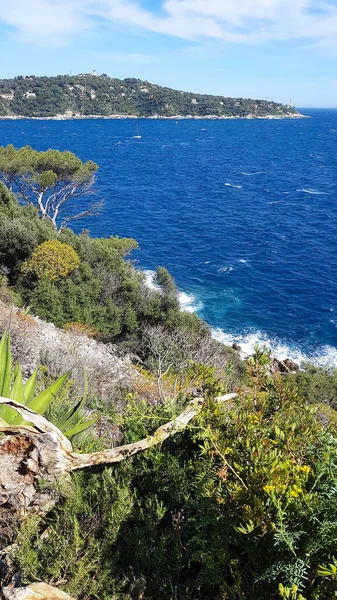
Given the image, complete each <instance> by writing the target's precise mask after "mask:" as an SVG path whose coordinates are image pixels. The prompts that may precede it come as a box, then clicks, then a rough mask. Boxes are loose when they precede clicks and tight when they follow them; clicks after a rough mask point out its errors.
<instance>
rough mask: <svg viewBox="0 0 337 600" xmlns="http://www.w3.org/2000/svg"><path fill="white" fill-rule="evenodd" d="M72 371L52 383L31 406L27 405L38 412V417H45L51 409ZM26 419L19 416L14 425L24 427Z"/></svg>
mask: <svg viewBox="0 0 337 600" xmlns="http://www.w3.org/2000/svg"><path fill="white" fill-rule="evenodd" d="M69 373H70V371H68V372H67V373H65V374H64V375H62V377H59V379H57V380H56V381H54V383H52V384H51V385H50V386H49V387H48V388H47V389H46V390H43V392H41V393H40V394H38V395H37V396H36V398H34V399H33V400H32V401H31V402H29V404H28V405H27V406H28V407H29V408H30V409H31V410H33V411H34V412H36V413H37V414H38V415H43V414H44V413H45V412H46V410H47V408H48V407H49V405H50V403H51V402H52V400H53V399H54V398H55V396H56V394H57V393H58V391H59V390H60V389H61V387H62V385H63V384H64V383H65V381H66V380H67V378H68V377H69ZM24 422H25V421H24V419H23V418H22V417H21V416H20V415H17V416H16V417H15V419H13V421H12V422H11V424H12V425H22V423H24Z"/></svg>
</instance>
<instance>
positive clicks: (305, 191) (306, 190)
mask: <svg viewBox="0 0 337 600" xmlns="http://www.w3.org/2000/svg"><path fill="white" fill-rule="evenodd" d="M296 192H302V193H303V194H312V195H313V196H326V195H327V194H326V192H320V191H319V190H313V189H311V188H299V189H297V190H296Z"/></svg>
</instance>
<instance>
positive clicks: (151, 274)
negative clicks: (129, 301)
mask: <svg viewBox="0 0 337 600" xmlns="http://www.w3.org/2000/svg"><path fill="white" fill-rule="evenodd" d="M143 273H144V275H145V283H146V285H147V287H148V288H150V290H159V289H160V288H159V286H158V285H157V284H156V283H155V282H154V278H155V276H156V272H155V271H151V270H150V269H146V270H144V271H143Z"/></svg>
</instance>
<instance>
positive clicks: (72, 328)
mask: <svg viewBox="0 0 337 600" xmlns="http://www.w3.org/2000/svg"><path fill="white" fill-rule="evenodd" d="M64 330H65V331H67V332H68V333H72V334H73V335H76V336H77V335H79V336H81V335H85V336H87V337H95V336H96V335H97V331H96V329H95V328H94V327H90V326H89V325H84V324H83V323H80V322H79V321H73V322H71V323H66V324H65V326H64Z"/></svg>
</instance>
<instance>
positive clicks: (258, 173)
mask: <svg viewBox="0 0 337 600" xmlns="http://www.w3.org/2000/svg"><path fill="white" fill-rule="evenodd" d="M261 173H263V171H255V172H254V173H245V172H244V171H242V173H241V175H246V176H247V177H251V176H252V175H261Z"/></svg>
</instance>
